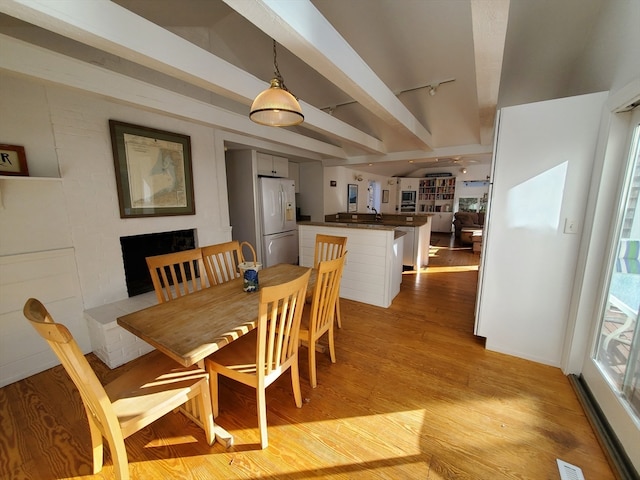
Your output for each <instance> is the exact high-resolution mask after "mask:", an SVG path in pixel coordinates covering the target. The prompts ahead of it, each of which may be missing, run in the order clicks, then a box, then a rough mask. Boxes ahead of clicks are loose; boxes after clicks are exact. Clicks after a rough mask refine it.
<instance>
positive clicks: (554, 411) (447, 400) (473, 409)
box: [0, 234, 614, 480]
mask: <svg viewBox="0 0 640 480" xmlns="http://www.w3.org/2000/svg"><path fill="white" fill-rule="evenodd" d="M433 243H435V244H437V245H435V246H434V247H433V248H432V257H431V260H430V266H429V268H427V269H426V270H425V271H421V272H419V273H416V272H405V274H404V276H403V283H402V289H401V292H400V294H399V295H398V296H397V297H396V299H395V300H394V302H393V305H392V306H391V307H390V308H388V309H383V308H378V307H373V306H369V305H365V304H362V303H357V302H353V301H349V300H344V299H343V300H342V314H343V320H342V322H343V328H342V329H341V330H337V335H336V349H337V359H338V362H337V363H336V364H331V363H330V361H329V358H328V354H326V355H319V356H318V387H317V388H316V389H312V388H310V386H309V383H308V368H307V365H306V354H307V351H306V349H305V348H304V347H302V348H301V350H300V354H301V360H300V367H301V376H302V378H301V384H302V394H303V398H304V403H303V407H302V408H301V409H298V408H296V407H295V404H294V400H293V395H292V390H291V384H290V380H289V376H288V375H284V376H283V377H281V378H280V379H279V380H278V381H277V382H276V383H275V384H274V385H272V386H271V387H269V389H268V390H267V410H268V413H267V415H268V423H269V430H268V432H269V447H268V448H267V449H266V450H260V448H259V435H258V429H257V417H256V410H255V405H256V404H255V396H254V391H253V390H252V389H249V388H246V387H244V386H241V385H239V384H235V383H233V382H231V381H229V380H223V381H222V382H221V399H220V416H219V417H218V419H217V423H219V424H220V425H221V426H222V427H224V428H226V429H227V430H228V431H229V432H230V433H232V434H233V435H234V437H235V445H234V446H233V447H232V448H230V449H229V450H225V449H224V448H223V446H222V445H220V444H215V445H214V446H213V447H209V446H208V445H207V444H206V442H205V441H204V433H203V431H202V430H201V429H199V428H198V427H196V426H194V425H193V424H192V423H191V422H190V421H189V420H187V419H186V417H184V416H183V415H181V414H180V413H171V414H169V415H168V416H166V417H164V418H162V419H161V420H159V421H158V422H156V423H154V424H153V425H152V426H150V427H147V428H145V429H144V430H142V431H140V432H139V433H137V434H135V435H133V436H132V437H130V438H129V439H127V440H126V444H127V451H128V454H129V463H130V465H129V469H130V472H131V476H132V478H133V479H154V480H155V479H165V478H166V479H169V478H171V479H217V478H220V479H234V478H243V479H257V478H266V479H305V478H335V479H372V478H373V479H375V478H385V479H422V480H425V479H429V480H436V479H438V480H439V479H454V478H455V479H474V480H475V479H487V480H489V479H490V480H495V479H536V480H541V479H544V480H547V479H559V478H560V476H559V473H558V467H557V465H556V459H557V458H560V459H562V460H564V461H567V462H569V463H571V464H574V465H577V466H579V467H580V468H582V471H583V473H584V476H585V478H586V479H587V480H596V479H597V480H608V479H613V478H614V475H613V473H612V471H611V469H610V467H609V465H608V463H607V461H606V458H605V456H604V453H603V451H602V450H601V448H600V446H599V444H598V441H597V439H596V437H595V436H594V433H593V431H592V429H591V427H590V425H589V423H588V421H587V419H586V417H585V415H584V413H583V411H582V408H581V407H580V404H579V402H578V400H577V398H576V396H575V394H574V392H573V390H572V388H571V386H570V384H569V381H568V380H567V378H566V377H565V376H564V375H563V374H562V372H561V371H560V370H559V369H557V368H552V367H549V366H544V365H540V364H536V363H533V362H529V361H526V360H521V359H518V358H514V357H510V356H507V355H501V354H497V353H493V352H489V351H486V350H485V349H484V346H483V340H482V339H480V338H477V337H474V335H473V313H474V303H475V291H476V283H477V274H478V272H477V264H478V260H479V256H478V255H477V254H473V253H472V252H471V251H470V249H469V248H457V247H454V246H453V245H452V246H451V247H449V245H450V243H451V242H450V240H449V237H448V236H444V235H437V234H436V235H434V237H433ZM58 320H63V319H58ZM88 358H89V360H90V362H91V364H92V365H93V366H94V368H95V369H96V370H97V372H98V375H99V376H100V378H101V379H102V380H103V381H109V380H110V379H111V378H112V377H113V375H115V374H117V371H110V370H109V369H108V368H107V367H106V366H104V365H103V364H102V363H101V362H100V361H99V360H98V359H97V358H96V357H95V356H93V355H91V354H90V355H88ZM125 368H127V366H126V365H125V366H124V367H121V369H125ZM105 451H106V452H107V454H106V459H105V466H104V469H103V470H102V472H101V473H100V474H99V475H96V476H95V477H92V476H90V475H89V472H90V468H91V466H90V462H91V456H90V454H91V452H90V440H89V430H88V427H87V421H86V418H85V412H84V409H83V408H82V405H81V402H80V397H79V395H78V394H77V392H76V391H75V389H74V388H73V386H72V384H71V381H70V380H69V378H68V377H67V375H66V373H65V372H64V370H62V368H61V367H56V368H53V369H51V370H48V371H46V372H43V373H40V374H38V375H34V376H32V377H30V378H27V379H25V380H22V381H19V382H16V383H14V384H11V385H8V386H6V387H4V388H2V389H0V478H1V479H14V478H15V479H34V480H36V479H37V480H44V479H71V478H100V479H102V478H104V479H111V478H114V477H113V468H112V462H111V458H110V456H109V454H108V449H105Z"/></svg>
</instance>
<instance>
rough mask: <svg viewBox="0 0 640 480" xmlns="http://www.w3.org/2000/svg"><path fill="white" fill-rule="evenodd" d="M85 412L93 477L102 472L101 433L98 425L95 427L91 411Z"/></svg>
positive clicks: (102, 449)
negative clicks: (89, 436)
mask: <svg viewBox="0 0 640 480" xmlns="http://www.w3.org/2000/svg"><path fill="white" fill-rule="evenodd" d="M85 411H86V412H87V419H88V420H89V433H90V434H91V451H92V458H93V474H94V475H95V474H96V473H98V472H100V471H101V470H102V462H103V459H104V447H103V445H104V444H103V439H102V432H101V431H100V429H99V428H98V425H96V423H95V420H94V419H93V415H92V414H91V411H90V410H89V409H87V408H86V407H85Z"/></svg>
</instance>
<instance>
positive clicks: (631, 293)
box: [582, 109, 640, 471]
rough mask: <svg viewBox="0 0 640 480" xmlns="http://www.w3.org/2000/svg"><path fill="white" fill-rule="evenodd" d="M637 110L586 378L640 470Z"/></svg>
mask: <svg viewBox="0 0 640 480" xmlns="http://www.w3.org/2000/svg"><path fill="white" fill-rule="evenodd" d="M636 110H638V111H636V112H634V113H633V114H632V116H631V122H630V127H629V134H628V138H629V140H628V148H627V149H626V152H628V159H627V161H626V165H625V166H624V167H623V168H622V169H621V171H620V174H619V176H620V177H621V182H620V193H619V195H618V202H617V211H616V212H612V215H613V218H614V219H615V221H614V222H613V231H612V235H611V240H610V242H609V251H608V255H604V256H603V257H604V258H605V259H606V260H605V264H604V265H603V268H602V271H603V272H604V273H603V278H602V281H601V282H600V285H601V292H600V308H599V310H598V312H599V313H598V315H599V319H598V323H597V326H596V328H595V329H594V331H593V336H592V339H591V341H592V348H591V349H589V351H588V353H587V358H586V359H585V362H584V366H583V370H582V377H583V379H584V380H585V382H586V383H587V385H588V387H589V389H590V390H591V393H592V394H593V396H594V398H595V400H596V402H597V404H598V406H599V407H600V409H601V410H602V412H603V413H604V415H605V417H606V419H607V421H608V422H609V424H610V425H611V427H612V428H613V430H614V432H615V434H616V436H617V437H618V439H619V440H620V442H621V444H622V446H623V448H624V449H625V451H626V453H627V455H628V456H629V459H630V460H631V463H632V464H633V465H634V467H635V468H636V470H638V471H640V448H638V446H639V445H640V327H639V326H638V309H639V307H640V202H639V193H640V109H636ZM595 227H596V228H597V225H595Z"/></svg>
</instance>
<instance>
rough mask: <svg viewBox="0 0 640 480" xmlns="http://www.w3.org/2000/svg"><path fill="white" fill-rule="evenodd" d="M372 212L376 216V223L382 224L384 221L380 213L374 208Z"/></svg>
mask: <svg viewBox="0 0 640 480" xmlns="http://www.w3.org/2000/svg"><path fill="white" fill-rule="evenodd" d="M371 210H373V213H375V214H376V217H375V219H376V222H381V221H382V214H381V213H378V211H377V210H376V209H375V208H373V207H371Z"/></svg>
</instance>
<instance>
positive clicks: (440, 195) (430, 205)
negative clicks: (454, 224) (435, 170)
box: [417, 176, 456, 213]
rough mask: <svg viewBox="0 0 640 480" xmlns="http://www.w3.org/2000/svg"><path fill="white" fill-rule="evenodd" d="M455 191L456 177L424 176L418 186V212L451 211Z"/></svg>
mask: <svg viewBox="0 0 640 480" xmlns="http://www.w3.org/2000/svg"><path fill="white" fill-rule="evenodd" d="M455 193H456V177H453V176H443V177H426V178H423V179H420V184H419V186H418V205H417V206H418V208H417V210H418V212H419V213H436V212H452V211H453V200H454V198H455Z"/></svg>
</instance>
